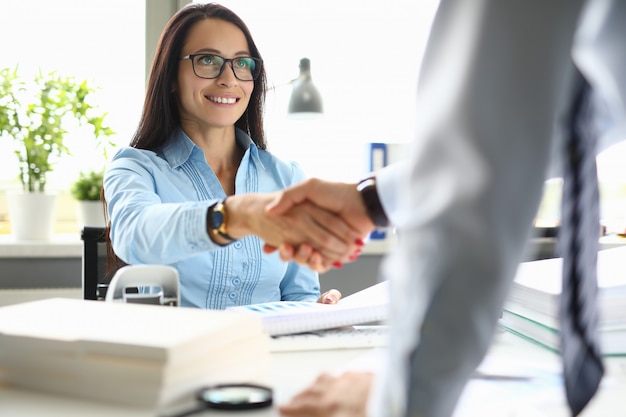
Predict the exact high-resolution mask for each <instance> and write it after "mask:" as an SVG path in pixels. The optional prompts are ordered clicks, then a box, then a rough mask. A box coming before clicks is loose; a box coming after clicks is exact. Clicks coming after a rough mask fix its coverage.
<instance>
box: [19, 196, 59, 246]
mask: <svg viewBox="0 0 626 417" xmlns="http://www.w3.org/2000/svg"><path fill="white" fill-rule="evenodd" d="M56 199H57V196H56V194H47V193H25V192H14V193H13V192H8V193H7V204H8V207H9V219H10V224H11V234H12V235H13V237H14V238H15V239H16V240H18V241H21V240H50V239H51V238H52V232H53V231H54V217H55V216H54V214H55V210H56Z"/></svg>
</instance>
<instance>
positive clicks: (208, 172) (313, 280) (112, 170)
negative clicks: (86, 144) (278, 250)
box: [104, 129, 320, 309]
mask: <svg viewBox="0 0 626 417" xmlns="http://www.w3.org/2000/svg"><path fill="white" fill-rule="evenodd" d="M236 140H237V143H238V144H239V146H241V147H242V148H243V149H245V154H244V157H243V159H242V161H241V164H240V166H239V169H238V170H237V175H236V178H235V190H236V191H235V193H236V194H246V193H264V192H272V191H277V190H280V189H283V188H285V187H288V186H290V185H292V184H295V183H298V182H300V181H302V180H303V179H304V178H305V176H304V173H303V171H302V169H301V168H300V167H299V166H298V165H297V164H296V163H293V162H291V163H285V162H283V161H281V160H279V159H277V158H276V157H275V156H273V155H271V154H270V153H268V152H266V151H264V150H261V149H258V148H257V147H256V145H255V144H254V142H252V140H251V139H250V137H249V136H248V135H247V134H245V133H244V132H243V131H241V130H239V129H237V131H236ZM104 190H105V198H106V201H107V204H108V213H109V216H110V218H111V241H112V244H113V249H114V251H115V253H116V254H117V256H119V257H120V258H121V259H122V260H123V261H124V262H126V263H129V264H167V265H171V266H173V267H175V268H176V269H177V270H178V273H179V276H180V284H181V305H183V306H189V307H200V308H211V309H224V308H226V307H230V306H236V305H244V304H252V303H259V302H266V301H279V300H305V301H316V300H317V298H318V297H319V295H320V288H319V277H318V274H317V273H315V272H313V271H311V270H310V269H308V268H307V267H304V266H299V265H297V264H295V263H293V262H291V263H285V262H282V261H281V260H280V258H279V257H278V255H277V254H272V255H266V254H264V253H263V251H262V246H263V242H262V241H261V240H260V239H259V238H257V237H256V236H247V237H245V238H243V239H240V240H238V241H236V242H234V243H233V244H231V245H229V246H226V247H221V246H219V245H216V244H215V243H213V241H212V240H211V239H210V237H209V236H208V234H207V231H206V230H207V228H206V214H207V208H208V207H209V206H210V205H212V204H213V203H215V202H216V201H217V200H220V199H223V198H225V197H226V194H225V193H224V190H223V189H222V186H221V184H220V182H219V180H218V178H217V176H216V175H215V173H214V172H213V170H212V169H211V167H210V166H209V165H208V164H207V163H206V160H205V158H204V153H203V152H202V150H201V149H200V148H198V147H197V146H196V145H195V144H194V143H193V142H192V141H191V139H189V137H188V136H187V135H186V134H185V133H184V132H183V131H182V130H179V131H177V132H176V133H175V134H174V137H173V138H172V140H171V141H169V142H168V144H167V145H165V146H164V147H163V148H162V149H160V150H158V151H157V152H153V151H148V150H142V149H135V148H131V147H127V148H123V149H121V150H119V151H118V152H117V154H116V155H115V156H114V157H113V159H112V161H111V163H110V165H109V167H108V169H107V171H106V174H105V178H104Z"/></svg>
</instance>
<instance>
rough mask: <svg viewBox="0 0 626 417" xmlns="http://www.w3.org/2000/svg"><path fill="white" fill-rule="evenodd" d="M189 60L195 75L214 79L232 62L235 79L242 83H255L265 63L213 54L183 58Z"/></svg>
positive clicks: (192, 55)
mask: <svg viewBox="0 0 626 417" xmlns="http://www.w3.org/2000/svg"><path fill="white" fill-rule="evenodd" d="M182 59H189V60H190V61H191V67H192V68H193V73H194V74H196V76H198V77H200V78H207V79H213V78H217V77H219V76H220V75H222V71H224V67H225V66H226V64H227V63H228V62H230V67H231V68H232V70H233V74H235V77H237V79H239V80H241V81H254V80H256V79H257V78H258V76H259V75H260V74H261V67H262V66H263V61H261V60H260V59H259V58H252V57H249V56H246V57H240V58H232V59H228V58H223V57H221V56H219V55H212V54H191V55H187V56H184V57H182V58H181V60H182Z"/></svg>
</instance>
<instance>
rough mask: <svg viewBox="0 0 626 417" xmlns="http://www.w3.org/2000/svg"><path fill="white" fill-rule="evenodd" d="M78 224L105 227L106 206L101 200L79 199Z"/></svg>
mask: <svg viewBox="0 0 626 417" xmlns="http://www.w3.org/2000/svg"><path fill="white" fill-rule="evenodd" d="M77 205H78V213H77V215H78V225H79V226H80V227H83V226H89V227H104V226H105V224H104V211H103V210H104V208H103V206H102V202H101V201H78V202H77Z"/></svg>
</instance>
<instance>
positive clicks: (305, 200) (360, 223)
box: [264, 179, 374, 272]
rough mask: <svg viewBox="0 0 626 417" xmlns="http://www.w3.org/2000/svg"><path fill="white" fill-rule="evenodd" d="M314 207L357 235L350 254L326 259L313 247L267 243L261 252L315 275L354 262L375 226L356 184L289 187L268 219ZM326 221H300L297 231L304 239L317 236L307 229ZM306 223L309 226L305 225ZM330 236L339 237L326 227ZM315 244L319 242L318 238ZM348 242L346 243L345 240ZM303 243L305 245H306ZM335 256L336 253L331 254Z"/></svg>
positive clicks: (320, 182) (271, 208)
mask: <svg viewBox="0 0 626 417" xmlns="http://www.w3.org/2000/svg"><path fill="white" fill-rule="evenodd" d="M303 204H304V205H309V204H313V205H315V206H316V207H318V208H321V209H324V210H327V211H328V212H330V213H333V214H335V215H336V216H337V217H338V218H340V219H341V220H342V221H343V222H345V224H346V225H347V226H349V228H350V229H351V230H353V231H356V232H357V233H358V237H357V240H355V241H354V242H353V243H356V246H354V245H347V248H348V249H349V250H347V251H345V252H343V253H341V254H340V256H339V257H338V258H337V257H329V256H327V255H326V254H327V252H328V251H327V250H325V249H324V248H323V247H321V246H316V245H315V244H312V245H306V244H295V245H294V244H291V243H289V242H285V243H284V244H281V245H272V244H271V243H269V242H266V244H265V247H264V250H265V251H266V252H267V253H271V252H273V251H276V250H278V251H279V253H280V257H281V258H282V259H283V260H295V261H296V262H298V263H300V264H307V265H308V266H309V267H310V268H311V269H313V270H316V271H321V272H323V271H325V270H328V269H329V268H330V267H332V266H334V267H340V266H341V264H342V262H348V261H352V260H355V259H356V256H358V255H359V253H360V250H361V246H362V245H363V239H364V238H365V237H366V236H367V234H368V233H369V232H371V231H372V230H374V223H372V221H371V219H370V217H369V216H368V214H367V210H366V208H365V205H364V204H363V201H362V199H361V196H360V194H359V192H358V191H357V189H356V184H350V183H339V182H329V181H324V180H320V179H309V180H307V181H304V182H302V183H300V184H298V185H295V186H292V187H290V188H288V189H286V190H283V191H281V192H279V193H278V198H277V199H276V200H274V201H273V202H272V203H271V204H270V205H268V207H267V212H268V213H269V214H270V215H275V216H279V215H280V216H284V215H286V214H288V213H289V212H290V211H291V210H294V209H296V208H297V207H299V206H300V205H303ZM323 221H325V220H322V219H316V220H315V221H313V222H311V221H310V219H309V221H308V222H307V219H304V218H301V219H300V221H299V222H298V223H299V225H298V229H299V230H300V231H302V232H303V233H305V234H307V236H311V235H312V234H314V233H316V232H317V233H319V231H320V229H319V228H317V229H316V228H313V227H310V226H313V225H316V226H319V225H320V222H323ZM307 223H308V224H307ZM326 230H328V231H329V233H333V234H335V235H336V236H337V235H338V234H339V233H338V232H337V231H336V230H334V229H333V228H332V227H328V226H327V227H326ZM317 240H318V241H319V240H320V237H319V236H318V238H317ZM346 240H347V239H346ZM305 242H306V241H305ZM333 253H334V254H336V253H337V252H336V251H334V252H333Z"/></svg>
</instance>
